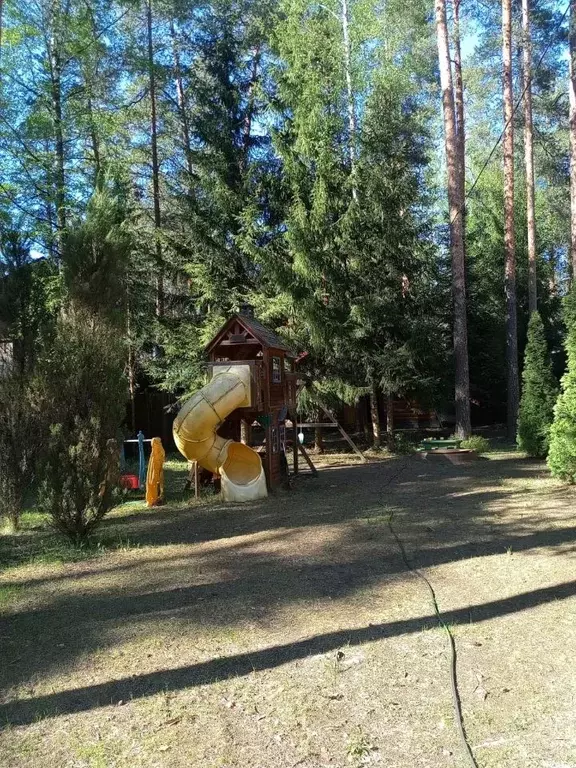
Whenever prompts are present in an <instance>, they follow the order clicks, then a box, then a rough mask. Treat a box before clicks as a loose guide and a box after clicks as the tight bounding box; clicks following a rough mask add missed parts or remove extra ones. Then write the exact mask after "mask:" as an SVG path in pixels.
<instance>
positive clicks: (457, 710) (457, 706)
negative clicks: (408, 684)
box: [386, 463, 479, 768]
mask: <svg viewBox="0 0 576 768" xmlns="http://www.w3.org/2000/svg"><path fill="white" fill-rule="evenodd" d="M405 467H406V463H404V464H403V466H402V467H400V469H399V470H398V472H396V473H395V474H394V475H393V476H392V477H391V478H390V480H389V481H388V482H387V483H386V485H390V484H391V483H392V482H393V481H394V480H395V479H396V478H397V477H398V475H400V473H401V472H402V471H403V470H404V469H405ZM393 518H394V512H391V513H390V515H389V517H388V528H389V529H390V533H391V534H392V536H393V537H394V540H395V541H396V544H397V545H398V549H399V550H400V554H401V555H402V560H403V561H404V565H405V566H406V568H408V570H409V571H410V572H411V573H413V574H414V575H415V576H416V577H418V578H419V579H420V580H421V581H423V582H424V584H425V585H426V586H427V588H428V591H429V592H430V599H431V602H432V606H433V607H434V613H435V615H436V620H437V621H438V624H439V625H440V626H441V627H442V629H443V630H444V632H445V633H446V635H447V637H448V643H449V645H450V683H451V688H452V704H453V706H454V715H455V720H456V728H457V729H458V735H459V737H460V742H461V744H462V749H463V752H464V754H465V755H466V760H467V763H468V765H469V766H470V768H479V766H478V763H477V762H476V759H475V757H474V754H473V753H472V749H471V748H470V744H469V743H468V738H467V736H466V730H465V728H464V718H463V716H462V704H461V702H460V695H459V693H458V678H457V676H456V661H457V656H456V643H455V641H454V635H453V634H452V632H451V631H450V627H449V626H448V625H447V624H446V622H445V621H444V619H443V618H442V614H441V613H440V608H439V607H438V601H437V599H436V593H435V592H434V587H433V586H432V584H431V583H430V582H429V581H428V579H427V578H426V576H425V575H424V574H423V573H422V571H420V570H418V568H415V567H414V566H413V565H412V563H411V562H410V560H409V558H408V555H407V554H406V549H405V548H404V544H403V543H402V540H401V538H400V537H399V536H398V534H397V533H396V531H395V530H394V527H393V525H392V520H393Z"/></svg>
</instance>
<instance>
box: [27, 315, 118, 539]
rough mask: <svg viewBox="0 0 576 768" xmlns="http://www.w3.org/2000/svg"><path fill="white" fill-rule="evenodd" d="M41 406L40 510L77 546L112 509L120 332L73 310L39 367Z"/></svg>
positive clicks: (115, 475)
mask: <svg viewBox="0 0 576 768" xmlns="http://www.w3.org/2000/svg"><path fill="white" fill-rule="evenodd" d="M40 387H41V398H42V406H43V408H44V410H45V413H46V416H47V418H48V423H49V424H50V428H49V436H48V439H47V441H46V449H45V455H44V457H43V462H42V472H41V475H42V482H41V486H40V498H39V502H40V507H41V509H42V510H43V511H45V512H47V513H48V514H49V515H50V516H51V519H52V525H53V526H54V527H55V528H56V529H57V530H58V531H60V532H61V533H63V534H65V535H66V536H68V537H69V538H70V539H71V540H72V541H73V542H75V543H76V544H78V543H80V542H82V541H83V540H85V539H86V538H87V537H88V536H89V535H90V533H91V532H92V531H93V530H94V528H96V526H97V525H98V524H99V523H100V521H101V520H102V518H103V517H104V515H105V514H106V513H107V512H108V511H109V510H110V509H111V508H112V507H113V506H114V504H115V503H116V498H117V489H118V479H119V478H118V475H119V448H118V444H117V442H116V440H115V439H114V438H115V437H116V435H117V434H118V430H119V427H120V425H121V423H122V420H123V418H124V417H125V413H126V411H125V408H126V383H125V379H124V375H123V350H122V346H121V344H120V342H119V341H118V333H117V332H116V331H115V330H114V329H113V328H112V327H111V326H110V325H108V324H107V323H106V322H105V321H104V320H102V319H99V318H96V317H94V316H93V315H91V314H88V313H82V312H80V313H78V312H71V313H69V314H67V315H66V316H64V317H62V318H61V319H60V320H59V323H58V328H57V333H56V337H55V339H54V341H53V343H52V345H51V347H50V349H49V350H48V351H47V352H46V353H45V355H44V358H43V359H42V361H41V364H40Z"/></svg>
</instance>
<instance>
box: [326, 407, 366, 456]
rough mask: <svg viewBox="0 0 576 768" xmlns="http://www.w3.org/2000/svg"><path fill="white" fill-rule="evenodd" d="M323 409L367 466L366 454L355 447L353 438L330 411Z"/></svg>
mask: <svg viewBox="0 0 576 768" xmlns="http://www.w3.org/2000/svg"><path fill="white" fill-rule="evenodd" d="M321 408H322V410H323V411H324V413H325V414H326V416H328V418H329V419H333V420H334V421H335V422H336V426H337V427H338V429H339V430H340V434H341V435H342V437H343V438H344V440H346V442H347V443H348V445H349V446H350V448H352V450H353V451H354V453H355V454H356V455H357V456H359V457H360V459H361V460H362V463H364V464H365V463H366V456H364V454H363V453H362V452H361V451H360V450H359V449H358V447H357V446H356V445H355V443H354V441H353V440H352V438H351V437H350V436H349V435H348V434H347V433H346V431H345V430H344V428H343V427H342V426H340V424H338V422H337V421H336V419H335V418H334V414H332V413H330V411H329V410H328V409H327V408H324V406H321Z"/></svg>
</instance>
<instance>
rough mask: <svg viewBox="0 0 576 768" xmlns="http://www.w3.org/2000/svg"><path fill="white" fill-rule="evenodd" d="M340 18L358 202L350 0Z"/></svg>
mask: <svg viewBox="0 0 576 768" xmlns="http://www.w3.org/2000/svg"><path fill="white" fill-rule="evenodd" d="M340 18H341V23H342V42H343V47H344V74H345V76H346V97H347V107H348V154H349V157H350V174H351V176H352V199H353V200H354V201H355V202H357V200H358V189H357V187H356V132H357V131H356V108H355V105H354V91H353V89H352V48H351V45H350V16H349V11H348V0H341V2H340Z"/></svg>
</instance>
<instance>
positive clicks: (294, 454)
mask: <svg viewBox="0 0 576 768" xmlns="http://www.w3.org/2000/svg"><path fill="white" fill-rule="evenodd" d="M299 445H300V440H298V427H297V426H296V422H295V421H294V422H292V459H293V462H294V474H295V475H297V474H298V446H299Z"/></svg>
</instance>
